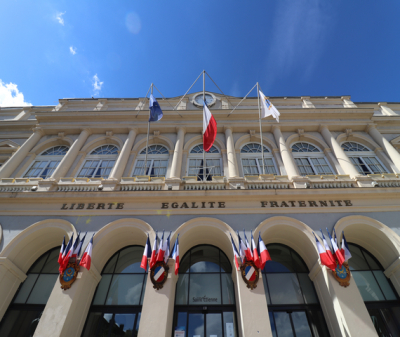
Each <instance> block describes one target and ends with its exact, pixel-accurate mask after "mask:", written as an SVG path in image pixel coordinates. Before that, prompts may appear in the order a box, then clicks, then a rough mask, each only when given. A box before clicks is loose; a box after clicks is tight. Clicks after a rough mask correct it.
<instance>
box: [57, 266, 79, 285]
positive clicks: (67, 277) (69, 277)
mask: <svg viewBox="0 0 400 337" xmlns="http://www.w3.org/2000/svg"><path fill="white" fill-rule="evenodd" d="M79 268H80V267H79V264H78V261H74V262H69V263H68V266H67V268H66V269H65V270H64V272H63V273H62V274H61V275H60V283H61V289H64V290H67V289H69V288H71V285H72V283H74V282H75V280H76V277H77V276H78V272H79Z"/></svg>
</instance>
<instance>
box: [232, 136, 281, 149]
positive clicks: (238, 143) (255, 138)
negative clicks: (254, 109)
mask: <svg viewBox="0 0 400 337" xmlns="http://www.w3.org/2000/svg"><path fill="white" fill-rule="evenodd" d="M247 143H260V144H261V137H260V136H258V135H254V136H251V135H244V136H242V137H240V138H239V139H238V140H237V141H236V143H235V150H236V151H240V149H241V148H242V147H243V146H244V145H246V144H247ZM263 144H264V146H266V147H268V148H269V150H270V151H271V152H272V151H273V150H274V149H276V150H278V148H277V146H276V144H275V142H273V141H272V140H270V139H269V138H267V137H263Z"/></svg>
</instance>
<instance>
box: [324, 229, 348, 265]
mask: <svg viewBox="0 0 400 337" xmlns="http://www.w3.org/2000/svg"><path fill="white" fill-rule="evenodd" d="M326 231H327V233H328V236H329V239H330V240H331V245H332V247H333V251H334V254H335V257H336V260H338V262H339V265H340V267H341V266H342V264H343V262H344V256H343V255H342V252H341V251H340V250H339V248H338V246H337V245H336V243H335V240H334V239H333V238H332V236H331V234H330V233H329V231H328V228H327V229H326Z"/></svg>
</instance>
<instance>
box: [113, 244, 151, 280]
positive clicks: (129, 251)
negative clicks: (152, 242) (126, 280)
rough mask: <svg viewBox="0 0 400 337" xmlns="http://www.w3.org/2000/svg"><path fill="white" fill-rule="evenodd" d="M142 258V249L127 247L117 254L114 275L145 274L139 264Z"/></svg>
mask: <svg viewBox="0 0 400 337" xmlns="http://www.w3.org/2000/svg"><path fill="white" fill-rule="evenodd" d="M142 256H143V247H129V248H125V249H123V250H122V251H121V252H120V253H119V258H118V263H117V267H116V268H115V273H118V274H127V273H140V274H143V273H144V272H145V270H144V269H142V268H140V263H141V261H142Z"/></svg>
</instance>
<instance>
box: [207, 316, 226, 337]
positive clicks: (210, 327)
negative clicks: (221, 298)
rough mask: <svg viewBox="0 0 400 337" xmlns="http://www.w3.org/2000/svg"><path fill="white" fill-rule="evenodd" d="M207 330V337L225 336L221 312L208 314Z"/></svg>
mask: <svg viewBox="0 0 400 337" xmlns="http://www.w3.org/2000/svg"><path fill="white" fill-rule="evenodd" d="M206 332H207V337H223V336H222V315H221V314H206Z"/></svg>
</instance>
